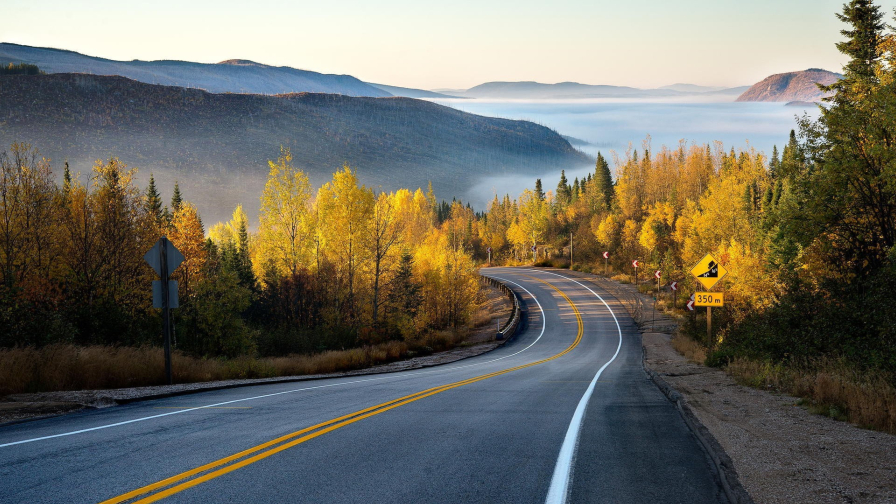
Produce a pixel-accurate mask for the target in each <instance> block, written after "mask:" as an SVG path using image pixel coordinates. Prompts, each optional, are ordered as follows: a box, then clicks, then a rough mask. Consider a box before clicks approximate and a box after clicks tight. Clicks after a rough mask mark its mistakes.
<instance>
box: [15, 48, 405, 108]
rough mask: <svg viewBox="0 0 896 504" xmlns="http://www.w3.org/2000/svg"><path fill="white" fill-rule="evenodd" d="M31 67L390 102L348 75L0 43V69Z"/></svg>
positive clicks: (219, 89)
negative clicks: (15, 65) (119, 56)
mask: <svg viewBox="0 0 896 504" xmlns="http://www.w3.org/2000/svg"><path fill="white" fill-rule="evenodd" d="M4 62H7V63H9V62H11V63H21V62H25V63H32V64H35V65H37V66H38V67H40V69H41V70H43V71H45V72H47V73H88V74H97V75H120V76H122V77H127V78H129V79H134V80H137V81H140V82H145V83H148V84H163V85H167V86H180V87H187V88H199V89H204V90H206V91H210V92H212V93H253V94H281V93H296V92H309V93H337V94H344V95H348V96H372V97H384V96H391V94H390V93H388V92H386V91H383V90H382V89H380V88H378V87H374V86H371V85H370V84H367V83H365V82H362V81H360V80H358V79H356V78H355V77H352V76H351V75H331V74H322V73H318V72H311V71H308V70H298V69H295V68H290V67H274V66H268V65H263V64H261V63H256V62H254V61H249V60H237V59H233V60H227V61H222V62H220V63H214V64H210V63H191V62H188V61H168V60H161V61H140V60H134V61H116V60H109V59H104V58H97V57H93V56H86V55H83V54H80V53H76V52H74V51H65V50H61V49H48V48H41V47H30V46H24V45H18V44H8V43H0V63H4Z"/></svg>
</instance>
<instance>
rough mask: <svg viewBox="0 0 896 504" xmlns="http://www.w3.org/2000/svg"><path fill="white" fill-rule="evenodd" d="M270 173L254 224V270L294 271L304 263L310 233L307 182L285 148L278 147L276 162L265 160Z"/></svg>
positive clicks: (288, 273) (262, 271) (311, 232)
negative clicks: (255, 232)
mask: <svg viewBox="0 0 896 504" xmlns="http://www.w3.org/2000/svg"><path fill="white" fill-rule="evenodd" d="M268 166H269V167H270V170H271V171H270V173H269V174H268V181H267V183H266V184H265V186H264V192H263V193H262V195H261V211H260V212H259V221H260V222H259V226H258V253H257V254H256V257H257V258H258V260H257V261H256V264H255V274H256V276H258V277H259V278H261V277H263V276H264V273H265V270H267V271H268V272H269V273H273V274H276V275H279V276H285V275H295V274H296V273H298V271H299V269H300V268H301V267H302V266H303V265H307V264H308V257H309V254H310V251H309V248H310V243H311V242H312V241H313V240H309V236H311V235H313V233H314V229H313V218H312V215H311V184H310V183H309V182H308V176H307V175H305V173H304V172H303V171H302V170H299V169H298V168H296V167H294V166H293V165H292V154H290V152H289V149H286V148H282V147H281V149H280V157H279V158H277V162H276V163H275V162H273V161H268Z"/></svg>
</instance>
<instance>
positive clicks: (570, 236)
mask: <svg viewBox="0 0 896 504" xmlns="http://www.w3.org/2000/svg"><path fill="white" fill-rule="evenodd" d="M569 269H570V271H572V231H570V232H569Z"/></svg>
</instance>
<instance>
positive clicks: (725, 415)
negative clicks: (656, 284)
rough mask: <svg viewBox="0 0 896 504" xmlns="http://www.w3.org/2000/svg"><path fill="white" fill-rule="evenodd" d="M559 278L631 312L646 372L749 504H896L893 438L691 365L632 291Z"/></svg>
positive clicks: (667, 325)
mask: <svg viewBox="0 0 896 504" xmlns="http://www.w3.org/2000/svg"><path fill="white" fill-rule="evenodd" d="M565 274H567V275H571V276H576V277H577V278H582V279H585V280H590V281H592V282H593V283H595V284H596V285H598V286H600V287H603V288H605V289H606V290H608V291H610V292H611V293H613V294H614V295H615V296H616V297H617V298H619V300H620V301H621V302H622V303H623V305H625V306H626V307H627V308H629V310H630V312H636V315H637V316H636V317H635V318H636V320H638V321H639V325H640V326H641V327H642V345H643V347H644V364H645V367H646V368H648V369H650V370H652V371H653V372H655V373H656V374H658V375H659V377H660V379H661V380H662V381H664V382H665V383H666V385H668V386H669V387H671V388H672V389H674V391H677V392H678V393H679V394H680V395H681V398H682V399H681V402H682V403H684V405H685V406H684V408H686V409H689V410H690V413H692V414H693V416H694V417H696V419H697V420H698V421H699V422H700V423H701V424H702V426H703V427H705V428H706V430H707V431H708V432H709V434H711V435H712V437H714V438H715V441H716V442H717V443H718V445H719V446H720V447H721V448H722V449H724V451H725V453H726V454H727V456H728V458H730V461H731V463H732V464H733V466H734V469H735V471H736V473H737V479H738V480H739V482H740V485H742V486H743V488H744V489H745V490H746V491H747V493H749V495H750V497H752V499H753V501H755V502H757V503H760V504H766V503H769V504H777V503H781V504H784V503H787V504H803V503H805V504H827V503H832V504H833V503H896V436H894V435H891V434H887V433H883V432H876V431H870V430H866V429H861V428H858V427H856V426H854V425H851V424H848V423H846V422H840V421H837V420H834V419H832V418H828V417H824V416H820V415H816V414H813V413H811V412H809V411H807V410H806V409H804V408H802V407H801V406H798V405H797V400H798V399H797V398H796V397H792V396H788V395H784V394H778V393H772V392H769V391H764V390H758V389H753V388H750V387H745V386H742V385H739V384H738V383H737V382H736V381H735V380H734V379H733V378H732V377H731V376H729V375H728V374H727V373H725V372H724V371H722V370H719V369H715V368H709V367H706V366H703V365H701V364H697V363H694V362H690V361H688V359H686V358H685V357H684V356H682V355H681V354H679V353H678V352H677V351H676V350H675V349H674V348H673V347H672V344H671V339H672V337H673V336H672V334H673V333H674V332H675V328H676V323H675V321H674V320H672V319H670V318H669V317H667V316H666V315H663V314H660V313H656V312H654V311H653V309H652V306H651V303H652V299H651V298H649V297H648V296H640V297H641V300H642V302H641V303H640V305H639V306H638V308H637V309H636V310H633V309H631V308H630V307H631V306H632V305H633V304H635V303H633V302H632V299H634V296H638V295H637V294H636V293H635V289H634V286H631V285H621V284H619V283H616V282H610V281H608V280H606V279H604V278H600V277H596V276H594V275H588V274H583V273H575V272H572V273H570V272H568V271H567V272H565ZM654 320H655V322H654ZM652 326H653V327H656V328H657V330H656V331H652V330H651V327H652Z"/></svg>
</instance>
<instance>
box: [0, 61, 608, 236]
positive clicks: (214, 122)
mask: <svg viewBox="0 0 896 504" xmlns="http://www.w3.org/2000/svg"><path fill="white" fill-rule="evenodd" d="M22 140H27V141H28V142H30V143H32V144H34V145H36V146H39V147H40V148H41V151H42V153H43V154H44V155H47V156H49V157H51V158H52V159H55V160H60V161H61V160H63V159H67V160H68V161H69V162H70V164H71V166H72V168H73V170H75V171H82V172H85V173H86V172H87V171H88V170H89V169H90V167H91V166H92V164H93V161H95V160H96V159H99V158H108V157H109V156H112V155H115V156H118V157H120V158H121V159H123V160H128V161H129V162H130V163H131V164H133V165H136V166H138V167H140V168H141V169H142V170H141V171H142V172H143V173H149V172H155V173H156V174H157V175H158V174H159V173H163V174H164V175H165V178H169V179H179V180H181V182H184V181H188V183H186V184H185V185H188V186H189V187H191V189H192V191H193V193H194V198H195V199H194V201H195V202H196V203H197V204H198V205H200V207H201V208H203V209H207V214H208V215H209V216H210V217H212V218H215V219H222V218H224V217H225V216H226V215H227V214H228V213H229V210H228V209H227V208H232V207H233V206H234V205H235V204H236V203H246V202H249V201H254V200H255V198H257V197H258V196H257V195H258V193H259V192H260V191H261V187H262V185H263V183H264V177H265V174H266V168H265V166H266V164H265V163H266V160H267V159H269V158H270V157H272V156H273V155H275V154H276V153H277V152H279V149H280V146H285V147H289V148H290V149H291V151H292V152H293V156H294V160H295V163H296V165H297V166H300V167H301V168H302V169H304V170H305V171H306V172H307V173H308V175H309V178H310V179H311V182H312V184H313V185H320V184H322V183H323V182H324V181H325V180H326V179H327V178H328V177H329V175H330V174H331V173H332V171H333V170H334V169H337V168H339V167H341V166H342V165H343V164H345V163H348V164H349V165H351V166H352V167H354V168H356V169H357V170H358V174H359V177H360V179H361V180H362V181H363V182H364V183H366V184H370V185H373V186H379V185H382V186H383V187H384V188H397V187H402V186H411V187H426V185H427V183H428V182H429V181H432V183H433V184H434V185H435V186H436V187H438V188H439V190H440V191H442V192H441V194H442V195H453V194H461V193H463V192H464V191H465V190H466V189H467V188H469V187H470V186H472V185H473V184H474V183H475V177H476V176H485V175H489V174H498V173H502V174H503V173H521V174H527V173H528V174H534V173H541V172H544V171H546V170H550V169H558V168H563V167H567V168H568V167H573V166H578V165H582V164H585V163H591V162H593V161H590V160H589V159H588V157H587V156H585V155H584V154H582V153H581V152H579V151H577V150H575V149H574V148H573V147H572V146H570V144H569V143H568V142H567V141H566V140H564V139H563V138H562V137H561V136H560V135H559V134H557V133H556V132H554V131H552V130H550V129H548V128H545V127H543V126H539V125H537V124H534V123H531V122H526V121H513V120H507V119H496V118H487V117H482V116H476V115H473V114H468V113H464V112H460V111H457V110H454V109H451V108H448V107H444V106H440V105H436V104H433V103H429V102H425V101H420V100H413V99H407V98H352V97H347V96H341V95H331V94H308V93H302V94H289V95H280V96H261V95H242V94H212V93H207V92H205V91H200V90H197V89H185V88H179V87H170V86H157V85H150V84H144V83H140V82H136V81H132V80H129V79H125V78H123V77H108V76H96V75H82V74H51V75H34V76H25V75H10V76H0V143H3V144H7V145H8V144H10V143H12V142H14V141H22ZM219 186H223V188H222V187H219ZM222 200H223V201H222ZM221 203H223V205H224V206H222V205H221Z"/></svg>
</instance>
